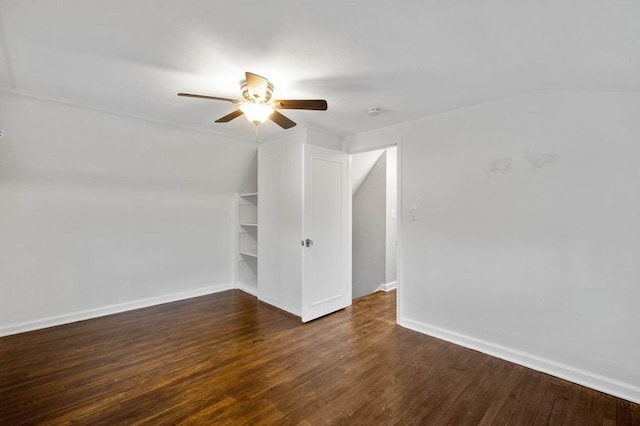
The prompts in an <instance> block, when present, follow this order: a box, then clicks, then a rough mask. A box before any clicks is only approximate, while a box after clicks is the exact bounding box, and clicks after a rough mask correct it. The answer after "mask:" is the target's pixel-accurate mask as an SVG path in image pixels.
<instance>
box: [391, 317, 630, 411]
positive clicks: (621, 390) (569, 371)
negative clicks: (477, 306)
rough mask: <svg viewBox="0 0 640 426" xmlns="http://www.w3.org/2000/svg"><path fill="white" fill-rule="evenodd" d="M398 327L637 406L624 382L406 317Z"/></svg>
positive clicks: (399, 322)
mask: <svg viewBox="0 0 640 426" xmlns="http://www.w3.org/2000/svg"><path fill="white" fill-rule="evenodd" d="M398 325H400V326H402V327H404V328H407V329H409V330H413V331H417V332H418V333H422V334H426V335H428V336H431V337H435V338H437V339H441V340H445V341H447V342H450V343H453V344H455V345H459V346H463V347H465V348H468V349H473V350H475V351H478V352H482V353H484V354H487V355H490V356H493V357H496V358H500V359H503V360H505V361H509V362H513V363H515V364H518V365H521V366H524V367H527V368H531V369H533V370H536V371H540V372H542V373H546V374H549V375H552V376H555V377H559V378H561V379H564V380H568V381H570V382H573V383H577V384H579V385H582V386H586V387H588V388H591V389H595V390H597V391H600V392H604V393H607V394H609V395H613V396H616V397H618V398H622V399H626V400H628V401H631V402H635V403H637V404H640V387H637V386H634V385H632V384H630V383H624V382H621V381H619V380H616V379H612V378H610V377H605V376H602V375H599V374H596V373H592V372H590V371H585V370H581V369H578V368H574V367H572V366H570V365H566V364H562V363H559V362H556V361H553V360H550V359H547V358H542V357H539V356H536V355H532V354H529V353H526V352H522V351H519V350H516V349H512V348H509V347H505V346H502V345H497V344H494V343H491V342H488V341H486V340H482V339H477V338H474V337H471V336H467V335H464V334H460V333H456V332H454V331H451V330H447V329H444V328H441V327H436V326H433V325H430V324H426V323H423V322H421V321H416V320H412V319H409V318H406V317H399V318H398Z"/></svg>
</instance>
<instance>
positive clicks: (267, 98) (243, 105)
mask: <svg viewBox="0 0 640 426" xmlns="http://www.w3.org/2000/svg"><path fill="white" fill-rule="evenodd" d="M240 90H241V92H242V97H243V99H244V100H243V101H239V100H237V99H228V98H219V97H217V96H206V95H195V94H192V93H178V96H186V97H189V98H200V99H211V100H214V101H225V102H231V103H234V104H238V109H237V110H235V111H233V112H232V113H231V114H227V115H225V116H224V117H221V118H219V119H217V120H216V123H228V122H229V121H231V120H233V119H234V118H238V117H240V116H241V115H244V116H245V117H246V118H247V120H249V121H250V122H252V123H253V124H254V125H256V126H257V125H258V124H260V123H264V122H265V121H267V119H270V120H271V121H273V122H274V123H276V124H277V125H278V126H280V127H282V128H283V129H290V128H292V127H293V126H295V125H296V123H295V122H294V121H292V120H290V119H289V118H287V117H285V116H284V115H282V114H281V113H280V112H278V111H276V110H278V109H306V110H314V111H326V110H327V101H325V100H324V99H276V100H273V101H272V100H271V94H272V93H273V84H271V82H269V80H267V79H266V78H264V77H261V76H259V75H257V74H253V73H250V72H245V80H244V81H243V82H242V83H241V84H240Z"/></svg>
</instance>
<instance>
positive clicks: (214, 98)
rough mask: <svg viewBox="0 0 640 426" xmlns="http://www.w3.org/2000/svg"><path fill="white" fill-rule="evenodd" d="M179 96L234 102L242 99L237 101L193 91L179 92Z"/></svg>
mask: <svg viewBox="0 0 640 426" xmlns="http://www.w3.org/2000/svg"><path fill="white" fill-rule="evenodd" d="M178 96H184V97H187V98H200V99H211V100H214V101H225V102H232V103H234V104H237V103H238V102H240V101H237V100H235V99H229V98H219V97H217V96H205V95H194V94H193V93H178Z"/></svg>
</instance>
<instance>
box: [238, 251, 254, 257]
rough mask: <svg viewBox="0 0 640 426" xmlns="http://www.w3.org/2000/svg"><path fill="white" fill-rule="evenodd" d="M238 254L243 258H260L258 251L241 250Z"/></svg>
mask: <svg viewBox="0 0 640 426" xmlns="http://www.w3.org/2000/svg"><path fill="white" fill-rule="evenodd" d="M238 253H240V254H241V255H243V256H250V257H255V258H256V259H257V258H258V250H240V251H239V252H238Z"/></svg>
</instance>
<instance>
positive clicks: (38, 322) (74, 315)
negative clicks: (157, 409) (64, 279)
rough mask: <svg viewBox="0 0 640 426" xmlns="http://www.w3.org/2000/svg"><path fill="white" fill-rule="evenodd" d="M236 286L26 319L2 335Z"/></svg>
mask: <svg viewBox="0 0 640 426" xmlns="http://www.w3.org/2000/svg"><path fill="white" fill-rule="evenodd" d="M235 288H236V286H235V285H234V284H233V283H224V284H216V285H212V286H207V287H201V288H197V289H194V290H188V291H181V292H178V293H171V294H165V295H161V296H154V297H148V298H144V299H138V300H132V301H129V302H124V303H118V304H115V305H107V306H101V307H98V308H92V309H86V310H82V311H77V312H70V313H67V314H61V315H55V316H51V317H47V318H39V319H35V320H30V321H25V322H21V323H17V324H9V325H5V326H1V327H0V337H3V336H9V335H12V334H19V333H25V332H28V331H34V330H40V329H43V328H48V327H55V326H58V325H64V324H71V323H74V322H78V321H85V320H89V319H92V318H98V317H103V316H107V315H112V314H117V313H120V312H126V311H133V310H136V309H142V308H148V307H151V306H156V305H162V304H164V303H170V302H177V301H180V300H186V299H192V298H194V297H200V296H205V295H207V294H213V293H219V292H221V291H226V290H233V289H235Z"/></svg>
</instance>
